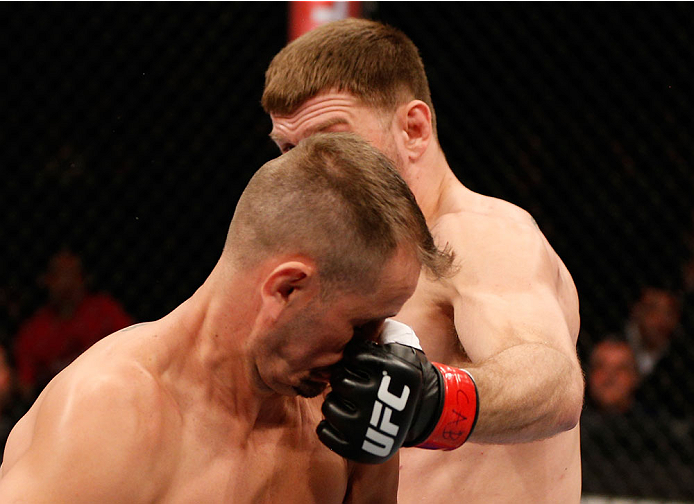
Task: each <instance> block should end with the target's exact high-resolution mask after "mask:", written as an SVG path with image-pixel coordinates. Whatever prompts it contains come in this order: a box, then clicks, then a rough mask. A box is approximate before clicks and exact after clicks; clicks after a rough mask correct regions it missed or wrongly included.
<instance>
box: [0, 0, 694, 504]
mask: <svg viewBox="0 0 694 504" xmlns="http://www.w3.org/2000/svg"><path fill="white" fill-rule="evenodd" d="M365 7H366V15H367V16H369V17H372V18H375V19H378V20H382V21H385V22H387V23H390V24H393V25H395V26H398V27H400V28H401V29H403V30H404V31H405V32H406V33H407V34H408V35H409V36H410V37H411V38H412V39H413V41H414V42H415V44H417V45H418V47H419V48H420V51H421V54H422V57H423V59H424V62H425V65H426V67H427V71H428V75H429V79H430V84H431V88H432V94H433V100H434V105H435V107H436V113H437V117H438V124H439V137H440V141H441V144H442V146H443V149H444V151H445V153H446V155H447V158H448V161H449V164H450V165H451V166H452V167H453V169H454V170H455V171H456V173H457V175H458V177H459V178H460V179H461V181H463V183H465V184H466V185H467V186H469V187H470V188H471V189H473V190H475V191H478V192H481V193H484V194H488V195H492V196H496V197H500V198H503V199H506V200H509V201H511V202H513V203H516V204H518V205H520V206H521V207H523V208H525V209H527V210H528V211H530V212H531V213H532V214H533V216H534V217H535V219H536V220H537V222H538V224H539V226H540V227H541V229H542V230H543V231H544V233H545V234H546V236H547V237H548V239H549V241H550V243H551V244H552V245H553V246H554V248H555V249H556V250H557V252H558V253H559V255H560V256H561V257H562V258H563V260H564V262H565V263H566V264H567V266H568V268H569V270H570V271H571V272H572V274H573V276H574V279H575V281H576V284H577V286H578V290H579V295H580V299H581V313H582V328H583V329H582V334H581V337H580V338H579V354H580V356H581V358H582V361H583V362H584V364H585V366H586V370H587V371H588V368H589V366H588V364H589V363H590V361H591V354H592V351H593V348H594V346H595V345H596V343H597V342H598V341H599V340H601V339H602V338H603V337H604V336H606V335H608V334H611V333H619V334H624V333H625V327H626V326H627V325H628V324H627V322H628V321H629V320H630V319H633V314H634V311H635V310H633V307H634V306H636V302H637V300H638V299H639V296H641V294H642V291H643V288H644V287H648V286H650V287H656V288H658V289H660V290H666V291H667V292H669V293H673V295H674V296H675V298H676V301H677V304H678V306H679V307H681V310H680V311H679V312H677V316H678V317H679V319H681V320H680V323H679V324H677V326H678V328H677V330H676V331H674V333H675V335H676V339H677V341H678V342H679V346H676V348H677V349H678V350H677V351H676V352H670V353H674V354H675V355H674V356H669V358H670V360H669V361H668V362H670V365H669V366H667V367H666V368H665V369H666V370H667V372H666V373H665V376H664V377H662V376H661V377H660V378H659V381H658V383H659V386H657V387H656V386H654V387H651V389H650V393H649V394H646V395H647V397H648V399H647V402H648V406H647V407H645V410H644V411H645V413H644V414H642V415H640V416H639V415H633V416H631V417H629V418H630V420H628V421H626V424H625V423H624V422H625V420H624V417H623V416H618V418H617V419H616V420H615V419H614V418H613V419H612V420H609V421H605V422H602V421H601V422H597V423H596V424H597V427H596V429H595V431H589V432H586V433H584V435H583V441H582V443H583V454H584V461H585V462H584V485H585V488H586V490H587V491H590V492H596V493H615V494H626V495H637V496H653V497H663V498H681V499H692V500H694V481H693V480H694V478H687V477H686V476H687V475H690V476H691V474H692V472H691V468H692V465H693V464H694V461H693V460H692V458H691V457H692V449H691V446H689V445H691V436H692V416H691V415H692V413H691V408H690V407H689V406H690V405H689V403H690V402H691V398H692V397H693V396H694V382H693V381H692V378H691V372H690V371H689V369H690V368H691V366H692V362H694V360H693V359H692V348H691V347H692V343H691V341H690V340H691V338H692V334H694V332H693V331H692V327H691V323H690V315H691V314H690V312H691V310H692V305H691V302H690V296H689V295H688V294H689V292H690V291H691V290H694V287H693V286H692V285H691V284H693V283H694V281H693V280H692V278H691V276H694V275H692V274H691V272H690V274H689V276H687V275H686V274H685V273H684V272H685V271H687V269H686V266H687V264H689V261H690V260H691V257H692V255H694V250H693V248H692V247H693V245H694V244H693V242H694V239H693V238H692V237H693V236H694V222H693V215H694V214H693V212H692V189H693V187H694V171H693V170H692V161H693V155H692V154H693V145H694V143H693V142H692V134H693V133H692V132H693V130H692V128H691V127H692V124H691V117H692V112H694V110H693V107H692V99H693V97H692V96H693V95H692V90H693V84H692V83H693V80H694V66H693V63H694V61H693V58H692V49H693V48H694V46H693V45H692V42H693V40H692V27H693V26H694V7H692V6H691V5H690V4H688V3H640V2H639V3H564V2H561V3H511V4H508V3H461V4H459V3H448V2H446V3H435V2H428V3H416V2H406V3H400V2H381V3H378V2H372V3H367V4H365ZM286 33H287V5H286V4H283V3H261V2H257V3H256V2H250V3H245V2H239V3H175V4H170V3H129V2H127V3H125V2H124V3H120V2H118V3H82V2H78V3H44V2H40V3H4V4H1V5H0V47H1V48H2V54H3V65H1V66H0V75H1V76H2V82H3V84H2V85H3V88H4V89H3V91H2V93H0V110H2V119H1V120H0V121H1V123H2V133H3V148H2V154H1V155H2V170H3V173H4V177H3V184H2V189H0V201H1V202H2V211H1V212H0V229H1V230H2V237H3V246H2V247H1V248H0V254H2V255H1V257H0V258H1V260H2V264H3V268H2V270H1V271H2V273H1V276H0V301H1V302H2V317H3V327H2V336H3V339H4V342H5V344H7V345H9V346H11V345H12V344H13V342H14V337H15V334H16V331H17V330H18V327H19V326H20V325H21V323H22V322H23V321H24V320H25V319H26V318H27V317H28V316H29V315H31V314H32V313H33V312H34V310H35V309H36V308H37V307H39V306H40V305H41V303H42V302H43V300H44V297H45V295H46V294H45V289H44V288H43V286H44V284H45V278H44V277H43V276H42V274H43V273H44V271H45V270H46V265H47V262H48V260H49V258H50V257H52V256H53V255H54V254H55V253H56V252H57V251H58V250H62V249H65V248H69V249H71V250H72V251H73V252H75V253H76V254H77V255H78V256H79V257H80V258H81V260H82V262H83V265H84V269H85V271H86V273H87V277H88V279H89V287H90V289H91V290H94V291H105V292H108V293H109V294H110V295H111V296H112V297H113V298H115V299H117V300H118V301H119V302H120V303H122V304H123V306H124V307H125V310H126V311H127V312H128V313H129V314H130V315H131V316H132V317H133V318H134V319H136V320H151V319H154V318H158V317H160V316H162V315H163V314H165V313H167V312H168V311H169V310H171V309H172V308H173V307H175V306H176V305H177V304H179V303H180V302H182V301H183V300H184V299H186V298H187V297H188V296H189V295H190V294H191V293H192V292H193V291H194V290H195V289H196V288H197V286H199V285H200V284H201V283H202V281H203V280H204V279H205V277H206V275H207V274H208V273H209V271H210V270H211V269H212V267H213V265H214V263H215V262H216V260H217V258H218V256H219V253H220V252H221V248H222V245H223V242H224V237H225V233H226V228H227V226H228V223H229V220H230V218H231V215H232V213H233V209H234V205H235V202H236V199H237V198H238V196H239V194H240V192H241V191H242V189H243V188H244V186H245V184H246V182H247V180H248V179H249V178H250V176H251V175H252V173H253V172H254V170H255V169H257V168H258V167H259V166H260V165H262V164H263V163H264V162H265V161H267V160H269V159H271V158H272V157H274V156H275V155H276V154H277V151H276V148H275V147H274V145H273V144H272V143H271V142H270V140H269V139H268V133H269V130H270V121H269V119H268V118H267V117H266V116H265V115H264V113H263V111H262V109H261V107H260V105H259V99H260V95H261V92H262V84H263V73H264V70H265V68H266V66H267V64H268V63H269V61H270V59H271V58H272V56H273V55H274V54H275V53H276V52H277V51H278V50H279V49H280V48H281V47H282V46H283V45H284V44H285V43H286ZM656 317H657V316H656ZM656 325H657V324H656ZM671 346H672V345H671ZM672 362H674V364H673V363H672ZM589 385H590V383H589ZM664 396H668V397H670V396H676V397H677V398H678V399H677V400H676V401H674V403H675V404H674V406H673V407H672V408H670V407H669V406H667V407H665V406H663V407H662V408H661V407H660V405H661V403H660V402H659V401H661V399H663V397H664ZM662 404H666V403H665V402H663V403H662ZM668 404H669V403H668ZM652 409H655V410H656V413H653V412H652ZM661 413H662V414H661ZM613 420H614V421H613ZM641 420H642V421H641ZM627 430H628V435H626V434H625V432H626V431H627ZM653 453H656V454H657V456H655V455H653V456H652V454H653ZM683 475H684V476H683ZM649 476H651V477H649Z"/></svg>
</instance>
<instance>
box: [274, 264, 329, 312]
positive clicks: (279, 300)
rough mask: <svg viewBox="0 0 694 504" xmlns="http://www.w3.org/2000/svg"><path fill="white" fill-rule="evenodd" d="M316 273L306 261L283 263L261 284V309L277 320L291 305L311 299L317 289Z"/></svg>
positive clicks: (312, 266)
mask: <svg viewBox="0 0 694 504" xmlns="http://www.w3.org/2000/svg"><path fill="white" fill-rule="evenodd" d="M317 280H318V279H317V272H316V268H315V266H314V265H312V264H310V263H309V262H308V261H306V262H304V261H289V262H284V263H282V264H280V265H278V266H277V267H275V269H273V270H272V271H271V272H270V274H268V276H267V277H265V280H264V281H263V283H262V287H261V296H262V300H263V307H264V308H265V309H266V310H269V311H268V315H269V316H270V317H271V318H273V319H275V320H276V319H277V318H278V317H279V315H280V313H281V312H282V311H283V310H284V309H286V308H287V307H288V306H290V305H291V304H293V303H296V302H299V301H300V300H302V299H308V298H310V297H312V296H313V295H314V294H315V293H316V292H317V289H318V285H317V284H318V281H317Z"/></svg>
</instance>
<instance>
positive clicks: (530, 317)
mask: <svg viewBox="0 0 694 504" xmlns="http://www.w3.org/2000/svg"><path fill="white" fill-rule="evenodd" d="M454 320H455V327H456V332H457V334H458V337H459V339H460V342H461V344H462V345H463V347H464V348H465V351H466V352H467V354H468V356H469V357H470V359H471V360H472V361H473V362H479V361H482V360H485V359H487V358H489V357H491V356H493V355H495V354H497V353H499V352H501V351H503V350H505V349H507V348H510V347H512V346H515V345H520V344H524V343H537V344H542V345H546V346H549V347H552V348H555V349H557V350H560V351H561V352H562V353H573V352H574V351H575V348H574V343H573V338H572V335H571V331H570V328H569V324H568V321H567V318H566V316H565V314H564V311H563V310H562V308H561V305H560V303H559V301H558V299H557V298H556V296H554V295H553V293H552V292H551V291H549V289H546V288H542V286H535V287H533V288H529V289H528V290H527V291H526V292H514V293H508V292H499V293H494V292H483V291H478V292H469V293H464V294H462V295H460V296H459V297H458V299H457V302H456V304H455V306H454Z"/></svg>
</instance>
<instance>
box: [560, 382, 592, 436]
mask: <svg viewBox="0 0 694 504" xmlns="http://www.w3.org/2000/svg"><path fill="white" fill-rule="evenodd" d="M584 388H585V385H584V381H583V373H581V372H580V371H579V372H578V373H577V376H575V377H574V378H573V379H572V382H571V384H570V385H569V386H568V387H567V389H566V394H564V397H563V398H562V401H561V407H560V412H559V418H558V421H557V427H558V430H559V432H564V431H568V430H571V429H573V428H575V427H576V426H577V425H578V423H579V420H580V419H581V412H582V411H583V394H584Z"/></svg>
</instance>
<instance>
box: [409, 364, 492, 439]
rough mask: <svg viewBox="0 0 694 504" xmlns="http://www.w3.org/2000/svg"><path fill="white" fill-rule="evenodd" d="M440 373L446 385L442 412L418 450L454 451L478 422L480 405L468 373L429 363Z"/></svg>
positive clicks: (473, 382)
mask: <svg viewBox="0 0 694 504" xmlns="http://www.w3.org/2000/svg"><path fill="white" fill-rule="evenodd" d="M432 364H433V365H434V366H436V368H437V369H438V370H439V371H440V372H441V375H442V376H443V383H444V386H445V395H444V402H443V411H442V412H441V416H440V417H439V421H438V422H437V424H436V427H434V430H433V431H432V433H431V434H430V435H429V437H428V438H427V439H426V440H425V441H424V442H423V443H421V444H419V445H417V446H418V448H426V449H429V450H454V449H455V448H458V447H459V446H460V445H462V444H463V443H464V442H465V441H466V440H467V438H468V437H470V433H471V432H472V429H474V427H475V422H476V421H477V414H478V412H479V402H478V397H477V386H476V385H475V381H474V380H473V379H472V376H471V375H470V373H468V372H467V371H465V370H464V369H459V368H454V367H451V366H446V365H445V364H440V363H438V362H432Z"/></svg>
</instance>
